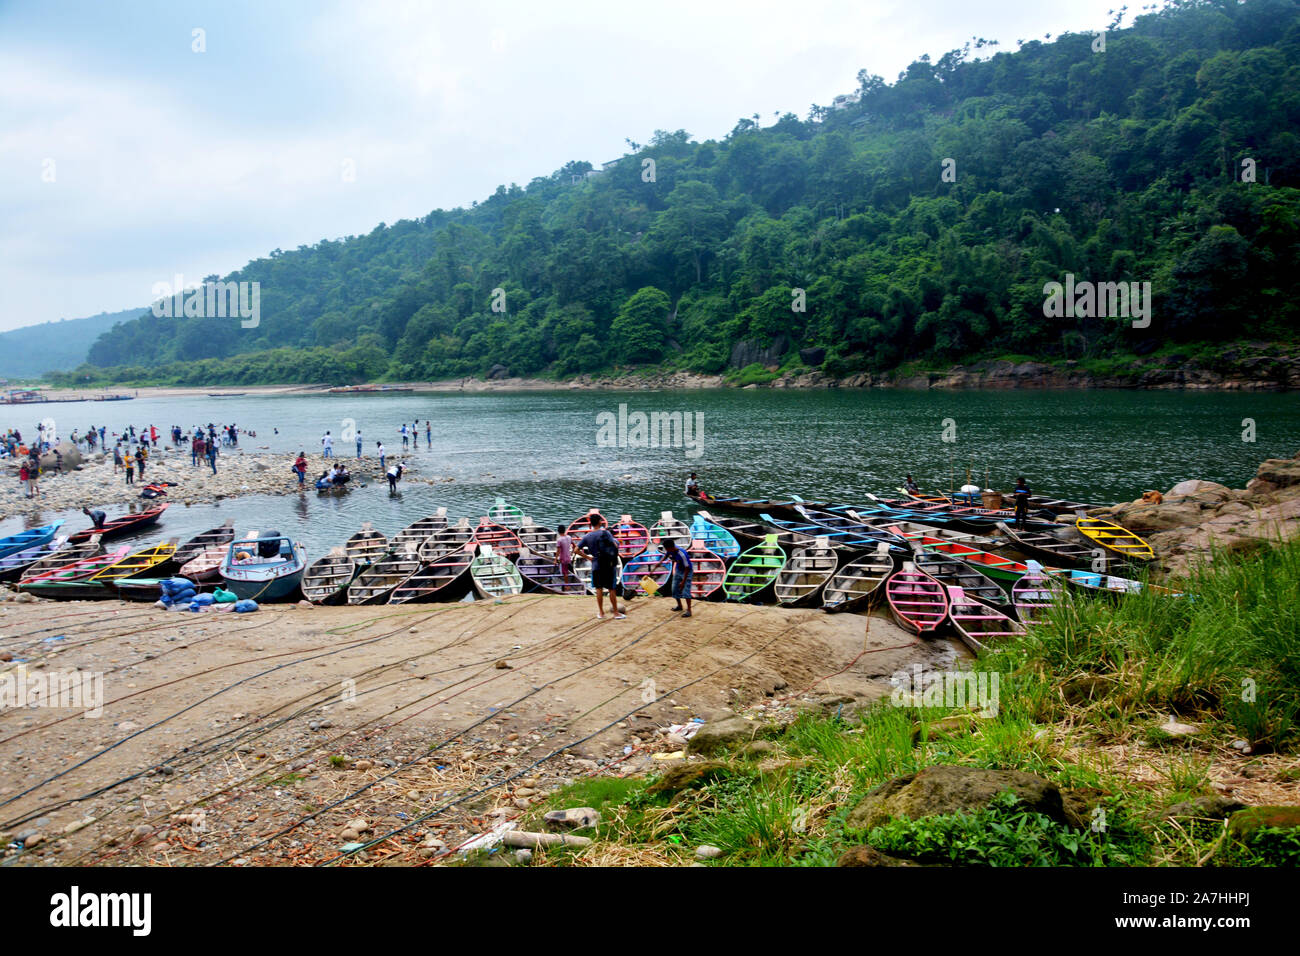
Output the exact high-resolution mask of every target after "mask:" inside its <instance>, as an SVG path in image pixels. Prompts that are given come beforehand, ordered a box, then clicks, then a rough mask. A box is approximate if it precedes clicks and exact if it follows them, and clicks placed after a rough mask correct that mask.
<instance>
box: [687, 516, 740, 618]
mask: <svg viewBox="0 0 1300 956" xmlns="http://www.w3.org/2000/svg"><path fill="white" fill-rule="evenodd" d="M715 527H716V525H715ZM694 530H695V527H694V525H692V526H691V531H692V534H694ZM718 530H719V531H721V530H722V529H721V528H719V529H718ZM724 534H725V532H724ZM732 541H735V539H734V538H732ZM689 554H690V558H691V600H692V601H709V600H722V599H723V597H724V596H725V595H724V594H723V591H722V583H723V581H725V580H726V578H727V562H726V559H725V558H723V557H722V555H720V554H718V553H717V552H716V551H714V550H712V549H711V548H709V547H708V544H707V542H706V539H704V538H693V539H692V541H691V549H690V552H689Z"/></svg>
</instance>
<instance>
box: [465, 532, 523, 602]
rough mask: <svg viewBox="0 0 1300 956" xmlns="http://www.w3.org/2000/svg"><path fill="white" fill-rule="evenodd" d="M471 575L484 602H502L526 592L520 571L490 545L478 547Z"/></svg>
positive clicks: (471, 566) (471, 564)
mask: <svg viewBox="0 0 1300 956" xmlns="http://www.w3.org/2000/svg"><path fill="white" fill-rule="evenodd" d="M469 573H470V580H471V581H472V582H473V584H474V590H475V591H477V592H478V594H479V597H481V598H483V599H484V600H500V599H501V598H503V597H509V596H510V595H512V594H522V593H523V592H524V579H523V576H522V575H521V574H520V573H519V569H518V568H517V567H515V566H514V565H513V564H511V563H510V560H509V559H508V558H506V557H505V556H504V555H500V554H497V553H496V552H495V551H493V550H492V545H490V544H482V545H479V546H478V554H477V555H475V556H474V559H473V561H471V562H470V566H469Z"/></svg>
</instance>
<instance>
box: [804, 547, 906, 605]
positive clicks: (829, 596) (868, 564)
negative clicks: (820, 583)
mask: <svg viewBox="0 0 1300 956" xmlns="http://www.w3.org/2000/svg"><path fill="white" fill-rule="evenodd" d="M897 568H898V564H897V563H896V561H895V560H894V558H893V556H892V554H891V552H890V550H889V548H888V547H887V546H885V545H884V544H882V545H881V546H880V547H879V548H877V549H876V551H875V552H874V553H872V554H864V555H862V556H861V557H857V558H854V559H853V560H852V561H850V562H849V563H848V564H846V565H844V566H843V567H842V568H840V569H839V570H838V571H836V572H835V573H834V574H832V575H831V578H830V580H829V581H827V582H826V587H824V588H823V589H822V610H823V611H829V612H832V613H833V612H836V611H865V610H867V609H868V608H870V607H871V605H873V604H875V603H876V602H877V601H878V600H879V599H880V598H881V596H882V595H883V594H884V583H885V580H886V579H887V578H888V577H889V576H890V575H891V574H893V573H894V571H895V570H897Z"/></svg>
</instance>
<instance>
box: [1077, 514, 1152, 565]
mask: <svg viewBox="0 0 1300 956" xmlns="http://www.w3.org/2000/svg"><path fill="white" fill-rule="evenodd" d="M1074 528H1075V530H1076V531H1078V532H1079V534H1081V535H1083V536H1084V537H1085V538H1086V539H1088V540H1089V541H1092V542H1094V543H1096V544H1098V545H1100V546H1101V547H1102V548H1104V549H1105V550H1106V551H1107V552H1108V553H1110V554H1112V555H1114V556H1115V557H1117V558H1120V559H1122V560H1124V561H1138V562H1141V561H1154V560H1155V557H1156V553H1155V551H1153V550H1152V548H1151V545H1149V544H1147V543H1146V542H1145V541H1143V540H1142V539H1141V538H1139V537H1138V536H1137V535H1135V534H1134V533H1133V532H1132V531H1129V530H1128V529H1127V528H1121V527H1120V526H1119V525H1117V524H1114V523H1113V522H1110V521H1103V520H1101V519H1100V518H1078V519H1077V520H1076V521H1075V522H1074Z"/></svg>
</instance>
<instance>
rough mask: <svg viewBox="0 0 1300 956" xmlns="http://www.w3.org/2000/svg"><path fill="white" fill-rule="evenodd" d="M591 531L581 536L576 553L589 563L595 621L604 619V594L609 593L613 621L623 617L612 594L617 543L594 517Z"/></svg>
mask: <svg viewBox="0 0 1300 956" xmlns="http://www.w3.org/2000/svg"><path fill="white" fill-rule="evenodd" d="M591 523H592V529H591V530H590V531H588V532H587V533H586V534H584V535H583V536H582V540H581V541H579V542H578V547H577V551H578V553H579V554H580V555H582V556H583V557H584V558H586V559H587V560H589V561H590V562H591V585H592V587H593V588H594V589H595V591H596V619H597V620H598V621H603V620H604V619H605V592H606V591H608V592H609V605H610V608H611V609H612V610H613V612H614V620H616V621H621V620H623V619H624V618H625V617H627V615H626V614H624V613H623V612H622V611H620V610H619V609H618V595H617V594H616V593H615V592H614V569H615V567H617V565H618V542H617V541H615V540H614V536H613V535H612V534H610V533H609V529H608V528H606V527H605V519H604V518H603V517H601V516H600V515H596V516H595V517H593V518H592V519H591Z"/></svg>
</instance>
